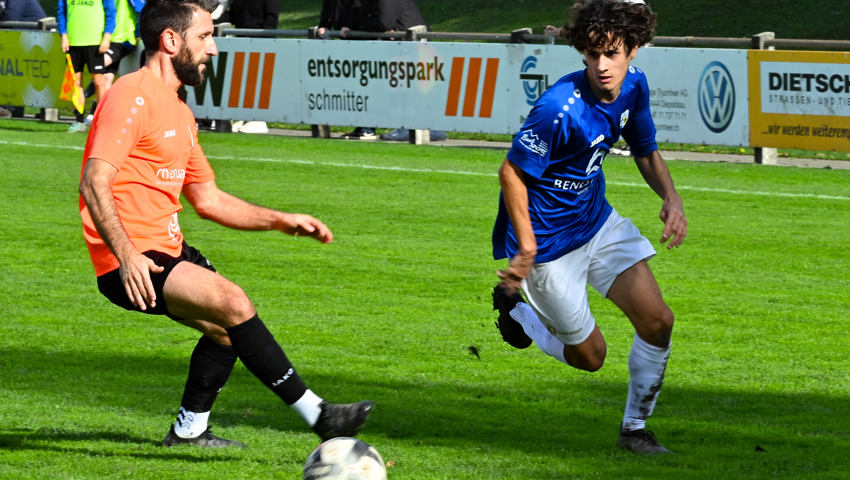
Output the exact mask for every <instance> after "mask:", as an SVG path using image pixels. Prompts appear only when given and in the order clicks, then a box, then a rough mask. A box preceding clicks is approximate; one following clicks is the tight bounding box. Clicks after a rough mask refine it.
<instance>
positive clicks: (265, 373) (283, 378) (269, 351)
mask: <svg viewBox="0 0 850 480" xmlns="http://www.w3.org/2000/svg"><path fill="white" fill-rule="evenodd" d="M227 334H228V335H230V343H231V344H233V349H234V350H236V354H237V355H239V359H240V360H242V363H243V364H245V367H246V368H248V370H249V371H250V372H251V373H253V374H254V376H255V377H257V378H259V379H260V381H261V382H263V384H264V385H265V386H267V387H269V388H270V389H271V390H272V391H273V392H274V393H275V394H277V396H278V397H280V398H281V399H282V400H283V401H284V402H286V404H287V405H292V404H293V403H295V402H296V401H298V399H299V398H301V396H302V395H304V392H306V391H307V387H306V386H305V385H304V382H303V381H301V377H299V376H298V374H297V373H296V372H295V368H294V367H293V366H292V363H290V362H289V359H288V358H286V354H285V353H283V349H282V348H281V347H280V345H279V344H278V343H277V341H275V339H274V337H273V336H272V334H271V332H269V330H268V329H267V328H266V325H265V324H264V323H263V321H262V320H260V317H258V316H257V315H254V316H253V317H251V319H250V320H248V321H247V322H244V323H241V324H239V325H236V326H235V327H230V328H228V329H227Z"/></svg>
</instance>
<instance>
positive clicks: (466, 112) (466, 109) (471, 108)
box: [463, 58, 481, 117]
mask: <svg viewBox="0 0 850 480" xmlns="http://www.w3.org/2000/svg"><path fill="white" fill-rule="evenodd" d="M479 77H481V58H470V59H469V73H467V77H466V95H464V97H463V116H464V117H474V116H475V100H476V99H477V98H478V79H479Z"/></svg>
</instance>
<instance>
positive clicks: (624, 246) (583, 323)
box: [522, 210, 656, 345]
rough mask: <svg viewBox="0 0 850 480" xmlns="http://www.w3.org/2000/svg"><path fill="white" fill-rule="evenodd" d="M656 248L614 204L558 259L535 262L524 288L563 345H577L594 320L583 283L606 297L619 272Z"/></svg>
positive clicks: (588, 334) (648, 255)
mask: <svg viewBox="0 0 850 480" xmlns="http://www.w3.org/2000/svg"><path fill="white" fill-rule="evenodd" d="M655 253H656V252H655V249H654V248H652V245H651V244H650V243H649V240H647V239H646V238H644V237H643V236H642V235H641V234H640V231H638V229H637V227H635V226H634V224H633V223H632V221H631V220H629V219H628V218H624V217H621V216H620V214H619V213H617V211H616V210H613V211H612V212H611V215H610V216H609V217H608V219H607V220H606V221H605V224H604V225H602V228H601V229H600V230H599V232H597V233H596V235H595V236H594V237H593V238H592V239H590V241H589V242H587V243H586V244H584V245H582V246H581V247H579V248H577V249H575V250H573V251H572V252H570V253H568V254H566V255H564V256H562V257H560V258H558V259H556V260H553V261H551V262H547V263H537V264H535V265H534V267H532V269H531V273H530V274H529V275H528V277H527V278H525V279H523V281H522V290H523V292H524V293H525V297H526V299H527V301H528V304H529V305H531V307H532V308H533V309H534V311H535V312H536V313H537V315H538V316H539V317H540V321H542V322H543V324H544V325H546V328H547V329H548V330H549V331H550V332H552V334H553V335H555V336H556V337H558V339H559V340H561V341H562V342H564V344H565V345H578V344H580V343H581V342H583V341H585V340H586V339H587V337H589V336H590V334H591V333H592V332H593V328H594V327H595V325H596V321H595V320H594V318H593V314H592V313H591V312H590V304H589V303H588V297H587V284H590V285H591V286H592V287H593V288H594V289H596V291H598V292H599V293H600V294H602V296H605V297H607V296H608V289H609V288H611V285H612V284H613V283H614V280H616V279H617V277H618V276H619V275H620V274H621V273H623V272H624V271H625V270H626V269H628V268H629V267H631V266H632V265H635V264H636V263H638V262H640V261H641V260H648V259H650V258H652V257H653V256H654V255H655Z"/></svg>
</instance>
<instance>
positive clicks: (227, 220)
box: [183, 180, 333, 243]
mask: <svg viewBox="0 0 850 480" xmlns="http://www.w3.org/2000/svg"><path fill="white" fill-rule="evenodd" d="M183 195H184V196H185V197H186V199H187V200H188V201H189V203H191V204H192V207H194V208H195V211H196V212H198V215H200V217H201V218H205V219H207V220H212V221H214V222H216V223H218V224H221V225H224V226H225V227H229V228H235V229H239V230H279V231H281V232H283V233H287V234H289V235H293V236H296V237H313V238H315V239H316V240H318V241H319V242H321V243H331V242H332V241H333V233H331V230H330V229H329V228H328V227H327V226H326V225H325V224H324V223H322V222H321V221H319V220H318V219H316V218H313V217H311V216H310V215H305V214H301V213H287V212H281V211H278V210H274V209H271V208H266V207H261V206H259V205H254V204H252V203H249V202H246V201H245V200H242V199H241V198H239V197H236V196H234V195H231V194H229V193H227V192H225V191H223V190H221V189H220V188H218V186H217V185H216V183H215V180H210V181H207V182H196V183H187V184H185V185H184V186H183Z"/></svg>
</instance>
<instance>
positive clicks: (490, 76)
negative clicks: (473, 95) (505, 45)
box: [478, 58, 499, 118]
mask: <svg viewBox="0 0 850 480" xmlns="http://www.w3.org/2000/svg"><path fill="white" fill-rule="evenodd" d="M498 75H499V59H498V58H488V59H487V68H486V69H485V70H484V90H483V91H482V92H481V107H480V108H479V109H478V116H479V117H481V118H490V117H491V116H492V115H493V96H494V94H495V93H496V77H497V76H498Z"/></svg>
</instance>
